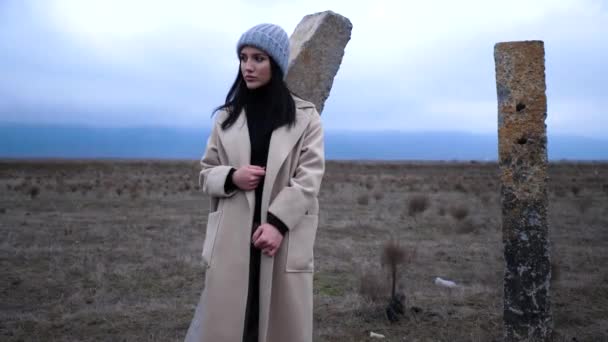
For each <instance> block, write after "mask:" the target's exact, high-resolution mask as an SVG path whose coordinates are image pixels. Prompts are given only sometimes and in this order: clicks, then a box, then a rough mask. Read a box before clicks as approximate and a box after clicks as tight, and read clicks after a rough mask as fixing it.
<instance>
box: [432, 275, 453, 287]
mask: <svg viewBox="0 0 608 342" xmlns="http://www.w3.org/2000/svg"><path fill="white" fill-rule="evenodd" d="M435 285H438V286H443V287H449V288H454V287H457V286H458V285H456V283H455V282H453V281H451V280H445V279H441V278H439V277H437V278H435Z"/></svg>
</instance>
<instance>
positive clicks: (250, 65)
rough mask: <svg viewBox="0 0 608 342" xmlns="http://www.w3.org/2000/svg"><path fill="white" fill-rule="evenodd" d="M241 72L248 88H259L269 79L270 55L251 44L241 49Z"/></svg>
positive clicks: (270, 75)
mask: <svg viewBox="0 0 608 342" xmlns="http://www.w3.org/2000/svg"><path fill="white" fill-rule="evenodd" d="M240 60H241V73H242V74H243V79H244V80H245V84H246V85H247V88H248V89H256V88H259V87H261V86H263V85H265V84H266V83H268V82H269V81H270V78H271V77H272V72H271V70H270V57H269V56H268V54H266V53H265V52H264V51H262V50H260V49H256V48H254V47H253V46H245V47H244V48H242V49H241V54H240Z"/></svg>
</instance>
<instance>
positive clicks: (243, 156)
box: [220, 110, 255, 210]
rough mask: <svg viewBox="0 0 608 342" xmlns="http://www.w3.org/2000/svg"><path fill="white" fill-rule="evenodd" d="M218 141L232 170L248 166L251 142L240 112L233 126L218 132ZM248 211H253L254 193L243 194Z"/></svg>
mask: <svg viewBox="0 0 608 342" xmlns="http://www.w3.org/2000/svg"><path fill="white" fill-rule="evenodd" d="M226 117H227V115H225V116H223V117H222V118H220V122H223V121H224V120H225V119H226ZM220 132H222V133H220V139H221V140H222V145H223V147H224V150H225V151H226V155H227V156H228V158H229V160H228V162H229V164H230V165H232V166H233V167H234V168H239V167H241V166H243V165H248V164H249V163H250V162H251V142H250V141H249V128H248V127H247V117H246V116H245V111H244V110H242V111H241V113H240V114H239V117H238V118H237V119H236V121H235V122H234V124H233V125H232V126H231V127H230V128H228V129H227V130H220ZM245 195H246V197H247V202H249V209H250V210H253V208H254V201H255V193H254V191H247V192H245Z"/></svg>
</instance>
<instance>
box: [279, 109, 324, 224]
mask: <svg viewBox="0 0 608 342" xmlns="http://www.w3.org/2000/svg"><path fill="white" fill-rule="evenodd" d="M302 139H303V142H302V144H301V146H302V147H301V149H300V155H299V158H298V163H297V167H296V170H295V172H294V174H293V176H292V177H291V179H290V181H289V185H288V186H286V187H285V188H283V190H281V191H280V192H279V193H278V194H277V196H276V197H275V198H274V200H273V201H272V203H271V204H270V206H269V208H268V212H269V213H271V214H272V215H274V216H275V217H276V218H278V219H279V220H281V221H282V222H283V223H284V224H285V226H287V228H289V229H290V230H291V229H292V228H293V227H295V226H297V224H298V223H299V222H300V220H301V219H302V218H303V217H304V215H305V214H306V212H307V210H308V209H309V208H311V206H312V205H313V202H314V201H315V200H316V198H317V196H318V194H319V189H320V187H321V180H322V178H323V173H324V172H325V150H324V142H323V127H322V125H321V117H320V116H319V114H318V113H317V111H316V110H315V112H314V113H313V119H312V120H311V122H310V124H309V126H308V127H307V128H306V130H305V132H304V135H303V137H302Z"/></svg>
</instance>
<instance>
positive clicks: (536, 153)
mask: <svg viewBox="0 0 608 342" xmlns="http://www.w3.org/2000/svg"><path fill="white" fill-rule="evenodd" d="M494 60H495V63H496V89H497V93H498V149H499V166H500V170H501V196H502V216H503V217H502V226H503V227H502V232H503V243H504V255H505V273H504V318H503V319H504V337H505V340H506V341H524V340H525V341H547V340H549V339H550V337H551V334H552V324H553V323H552V319H551V307H550V301H549V283H550V278H551V267H550V265H551V263H550V256H549V243H548V236H547V233H548V227H547V133H546V126H545V119H546V117H547V98H546V96H545V88H546V87H545V51H544V45H543V42H542V41H525V42H508V43H499V44H496V45H495V47H494Z"/></svg>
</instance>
